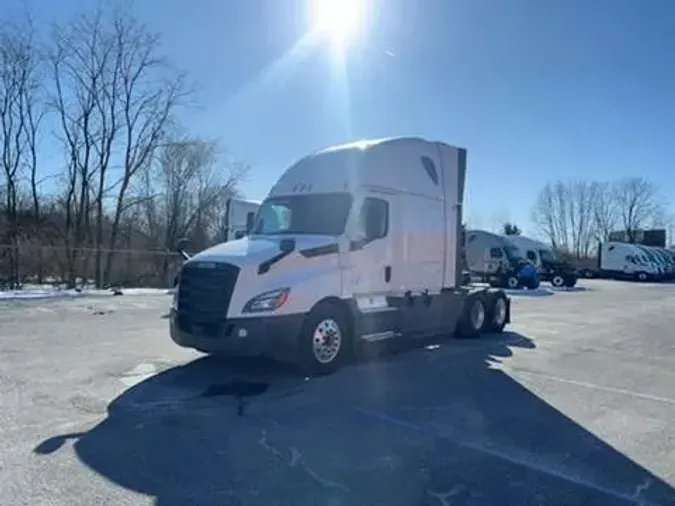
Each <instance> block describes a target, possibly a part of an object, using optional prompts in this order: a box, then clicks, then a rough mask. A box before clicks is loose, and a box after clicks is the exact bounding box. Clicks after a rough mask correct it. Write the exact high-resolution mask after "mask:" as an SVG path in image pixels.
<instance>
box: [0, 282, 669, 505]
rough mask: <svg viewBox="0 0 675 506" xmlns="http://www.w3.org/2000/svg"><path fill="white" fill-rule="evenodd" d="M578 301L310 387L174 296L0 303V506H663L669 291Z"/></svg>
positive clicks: (550, 305)
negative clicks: (202, 326) (244, 356)
mask: <svg viewBox="0 0 675 506" xmlns="http://www.w3.org/2000/svg"><path fill="white" fill-rule="evenodd" d="M580 285H581V287H582V288H585V289H581V290H578V291H574V292H568V293H555V294H553V295H548V296H530V297H527V296H518V297H515V298H514V303H513V310H512V313H513V319H514V323H513V324H512V325H511V326H510V327H509V330H510V332H508V333H505V334H503V335H500V336H487V337H486V338H485V339H482V340H479V341H458V340H452V339H447V340H439V341H437V342H434V343H427V345H426V346H423V347H419V348H417V349H414V350H410V351H407V352H404V353H394V354H389V355H386V356H382V357H380V358H378V359H377V360H371V361H368V362H364V363H360V364H357V365H354V366H350V367H348V368H346V369H345V370H343V371H340V372H338V373H336V374H334V375H332V376H328V377H322V378H311V379H310V378H302V377H298V376H297V375H294V374H292V373H290V372H289V371H286V370H284V369H283V368H280V367H272V366H270V365H269V364H266V363H263V362H259V361H255V362H246V363H243V364H232V363H230V362H227V361H222V360H219V359H214V358H210V357H204V356H203V355H200V354H198V353H196V352H194V353H193V352H191V351H189V350H183V349H180V348H178V347H176V346H175V345H173V343H172V342H171V341H170V340H169V337H168V332H167V321H166V319H164V318H163V316H164V315H165V314H166V312H167V308H168V305H169V299H168V297H167V296H150V295H144V296H122V297H107V298H103V297H101V298H80V299H74V300H50V301H24V302H18V301H17V302H0V442H1V444H0V505H3V506H4V505H7V506H14V505H31V506H37V505H63V506H76V505H83V506H85V505H86V506H90V505H92V504H102V505H103V504H109V505H115V506H117V505H120V506H121V505H132V504H133V505H145V504H157V505H160V506H167V505H176V506H178V505H254V506H258V505H277V504H279V505H289V506H291V505H292V506H302V505H310V504H311V505H315V504H316V505H322V506H333V505H350V506H355V505H378V504H381V505H387V506H398V505H401V506H403V505H405V506H411V505H415V506H417V505H424V506H427V505H429V506H431V505H438V506H447V505H453V506H455V505H466V506H469V505H492V504H498V505H511V504H513V505H517V506H526V505H548V504H550V505H553V504H555V505H585V506H591V505H598V506H599V505H602V506H611V505H620V504H621V505H623V504H635V505H653V504H661V505H670V504H675V490H674V489H673V486H675V431H673V421H674V420H675V311H674V310H673V308H675V285H653V284H647V285H634V284H630V283H612V282H605V281H583V282H581V283H580Z"/></svg>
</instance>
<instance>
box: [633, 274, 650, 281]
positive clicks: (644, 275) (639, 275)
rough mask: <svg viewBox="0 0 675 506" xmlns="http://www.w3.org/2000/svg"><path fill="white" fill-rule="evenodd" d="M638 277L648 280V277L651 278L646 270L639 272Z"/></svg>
mask: <svg viewBox="0 0 675 506" xmlns="http://www.w3.org/2000/svg"><path fill="white" fill-rule="evenodd" d="M636 277H637V280H638V281H647V279H649V276H648V275H647V273H646V272H638V273H637V275H636Z"/></svg>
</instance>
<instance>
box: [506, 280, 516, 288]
mask: <svg viewBox="0 0 675 506" xmlns="http://www.w3.org/2000/svg"><path fill="white" fill-rule="evenodd" d="M506 284H507V285H508V287H509V288H518V279H516V278H509V279H508V280H507V281H506Z"/></svg>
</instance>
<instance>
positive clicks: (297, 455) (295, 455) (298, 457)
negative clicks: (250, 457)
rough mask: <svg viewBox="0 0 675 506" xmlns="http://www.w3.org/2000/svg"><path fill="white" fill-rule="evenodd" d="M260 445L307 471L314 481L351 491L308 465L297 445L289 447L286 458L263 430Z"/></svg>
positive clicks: (284, 460)
mask: <svg viewBox="0 0 675 506" xmlns="http://www.w3.org/2000/svg"><path fill="white" fill-rule="evenodd" d="M259 443H260V446H262V447H263V448H264V449H265V450H266V451H268V452H269V453H271V454H272V455H274V456H275V457H276V458H278V459H279V460H280V461H281V462H283V463H284V464H286V465H287V466H288V467H289V468H298V469H301V470H302V471H303V472H305V473H306V474H307V475H308V476H309V477H311V478H312V479H313V480H314V481H316V482H317V483H319V484H321V485H323V486H324V487H327V488H336V489H339V490H342V491H343V492H349V489H348V488H347V487H345V486H344V485H343V484H341V483H337V482H335V481H332V480H329V479H328V478H325V477H323V476H321V475H320V474H319V473H317V472H316V471H315V470H314V469H312V468H311V467H309V466H308V465H307V462H306V461H305V458H304V456H303V454H302V452H300V450H298V449H297V448H296V447H295V446H290V447H289V448H288V450H289V452H290V459H288V460H287V459H285V458H284V456H283V454H282V452H281V451H279V450H278V449H277V448H275V447H274V446H272V445H271V444H270V443H269V441H268V439H267V431H266V430H263V431H262V434H261V436H260V441H259Z"/></svg>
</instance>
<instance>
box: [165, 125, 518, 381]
mask: <svg viewBox="0 0 675 506" xmlns="http://www.w3.org/2000/svg"><path fill="white" fill-rule="evenodd" d="M465 173H466V151H465V150H464V149H462V148H457V147H453V146H449V145H447V144H444V143H441V142H433V141H428V140H425V139H421V138H394V139H384V140H372V141H361V142H356V143H351V144H346V145H341V146H335V147H331V148H327V149H323V150H321V151H318V152H316V153H314V154H311V155H309V156H306V157H304V158H302V159H301V160H299V161H298V162H297V163H295V164H293V165H292V166H291V167H289V168H288V169H287V170H286V171H285V172H284V173H283V174H282V175H281V177H280V178H279V180H278V181H277V182H276V184H275V185H274V186H273V187H272V189H271V190H270V192H269V194H268V196H267V198H266V199H265V200H264V201H263V203H262V205H261V206H260V209H259V210H258V213H257V217H256V221H255V224H254V226H253V229H252V230H251V233H250V234H249V235H247V236H246V237H243V238H241V239H237V240H234V241H230V242H225V243H222V244H219V245H217V246H214V247H212V248H209V249H207V250H204V251H202V252H200V253H198V254H197V255H195V256H193V257H191V258H190V259H189V260H187V261H186V262H185V264H184V265H183V267H182V269H181V273H180V279H179V286H178V290H177V291H176V294H175V297H174V300H173V303H172V308H171V314H170V333H171V337H172V339H173V340H174V341H175V342H176V343H177V344H178V345H180V346H185V347H190V348H195V349H198V350H201V351H203V352H207V353H226V354H233V355H250V354H254V355H259V354H262V355H269V356H272V357H274V358H278V359H282V360H290V361H294V362H296V363H298V364H300V365H302V366H303V368H304V369H306V370H309V371H310V372H328V371H332V370H334V369H336V368H338V367H339V366H340V365H341V364H343V363H344V362H345V360H347V359H348V358H349V357H350V356H351V355H352V354H354V353H355V352H356V351H357V350H358V349H359V347H360V346H361V345H362V344H365V343H368V342H373V341H382V340H387V339H392V338H397V337H405V338H407V339H415V338H422V337H427V336H432V335H439V334H445V333H456V334H458V335H460V336H463V337H477V336H479V335H480V334H482V333H484V332H500V331H502V330H503V328H504V326H505V325H506V324H507V323H508V322H509V321H510V300H509V298H508V297H507V296H506V295H505V293H504V292H503V291H502V290H495V289H488V288H484V287H483V288H477V287H465V286H462V261H461V257H462V251H461V248H462V244H461V240H460V235H461V234H460V226H461V223H462V203H463V195H464V182H465Z"/></svg>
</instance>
